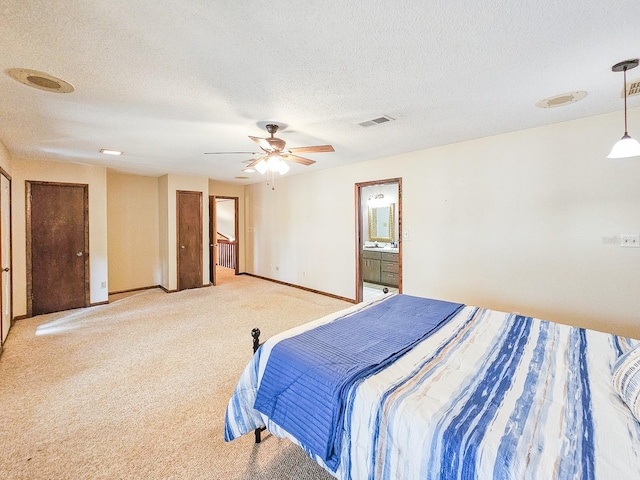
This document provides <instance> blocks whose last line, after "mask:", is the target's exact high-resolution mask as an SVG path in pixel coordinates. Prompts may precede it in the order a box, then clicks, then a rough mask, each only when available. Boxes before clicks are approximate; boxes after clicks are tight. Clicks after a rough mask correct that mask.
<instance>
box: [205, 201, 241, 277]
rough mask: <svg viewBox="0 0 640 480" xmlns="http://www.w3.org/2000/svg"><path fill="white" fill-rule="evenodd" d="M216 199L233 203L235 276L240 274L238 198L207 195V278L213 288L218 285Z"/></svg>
mask: <svg viewBox="0 0 640 480" xmlns="http://www.w3.org/2000/svg"><path fill="white" fill-rule="evenodd" d="M217 199H221V200H233V203H234V209H233V211H234V217H235V218H234V226H233V229H234V235H235V239H236V249H235V257H236V258H235V265H236V268H235V274H236V275H238V274H239V273H240V261H239V257H240V238H239V233H240V227H239V219H238V211H239V203H240V200H239V198H238V197H229V196H226V195H209V278H210V281H211V283H212V284H213V285H214V286H215V285H217V284H218V283H217V282H218V278H217V275H216V265H217V263H216V262H217V260H218V239H217V232H218V206H217V203H216V200H217Z"/></svg>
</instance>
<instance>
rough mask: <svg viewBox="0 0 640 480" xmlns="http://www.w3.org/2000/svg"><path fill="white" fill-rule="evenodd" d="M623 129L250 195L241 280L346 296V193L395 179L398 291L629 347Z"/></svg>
mask: <svg viewBox="0 0 640 480" xmlns="http://www.w3.org/2000/svg"><path fill="white" fill-rule="evenodd" d="M629 125H630V129H631V130H632V131H633V128H632V126H633V125H640V109H638V108H636V109H632V110H630V111H629ZM620 129H621V119H620V114H619V112H616V113H613V114H607V115H600V116H594V117H589V118H584V119H580V120H575V121H571V122H565V123H559V124H555V125H550V126H546V127H540V128H535V129H530V130H524V131H520V132H514V133H510V134H505V135H499V136H495V137H489V138H483V139H479V140H474V141H469V142H463V143H459V144H454V145H448V146H444V147H439V148H433V149H429V150H423V151H419V152H412V153H409V154H405V155H400V156H396V157H393V158H386V159H380V160H375V161H372V162H367V163H362V164H355V165H351V166H347V167H341V168H336V169H331V170H326V171H318V172H313V173H308V174H300V175H295V176H290V177H286V176H285V177H283V178H282V179H278V184H277V187H276V190H275V191H272V190H270V189H268V188H267V187H266V186H265V184H264V183H261V184H255V185H252V186H250V187H247V194H246V201H247V207H246V210H247V212H246V221H247V224H246V228H247V230H248V233H247V237H248V238H247V252H246V253H247V255H246V257H247V265H246V268H247V271H248V272H250V273H255V274H258V275H263V276H266V277H271V278H275V279H278V280H282V281H286V282H290V283H294V284H298V285H302V286H306V287H310V288H314V289H318V290H321V291H325V292H329V293H332V294H336V295H340V296H344V297H349V298H355V255H356V249H355V225H354V223H355V214H354V209H355V206H354V184H355V183H357V182H364V181H371V180H378V179H386V178H393V177H402V182H403V183H402V186H403V192H402V195H403V212H402V213H403V217H402V218H403V227H404V229H405V231H408V233H409V239H405V241H404V242H403V245H402V248H403V269H404V273H403V284H404V292H405V293H408V294H414V295H421V296H429V297H435V298H443V299H449V300H455V301H461V302H464V303H467V304H470V305H480V306H486V307H489V308H494V309H499V310H506V311H518V312H520V313H522V314H525V315H533V316H537V317H540V318H544V319H548V320H554V321H558V322H563V323H570V324H575V325H579V326H585V327H589V328H594V329H597V330H603V331H612V332H616V333H621V334H626V335H629V336H634V337H637V338H640V324H639V322H638V320H639V316H638V312H637V298H638V292H640V275H639V274H638V272H639V271H640V248H622V247H620V246H619V236H620V234H623V233H635V234H638V233H640V188H638V179H639V178H640V159H638V158H635V159H625V160H609V159H607V158H606V155H607V154H608V152H609V149H610V148H611V145H612V144H613V143H614V142H615V141H616V140H617V139H618V138H619V137H620V136H621V131H620ZM636 130H637V129H636ZM319 161H321V159H319ZM612 242H614V243H612ZM615 242H617V244H616V243H615Z"/></svg>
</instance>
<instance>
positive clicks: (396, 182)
mask: <svg viewBox="0 0 640 480" xmlns="http://www.w3.org/2000/svg"><path fill="white" fill-rule="evenodd" d="M355 187H356V252H357V255H356V303H360V302H362V301H365V300H369V299H371V298H373V297H376V296H379V295H384V294H386V293H389V292H400V293H402V241H401V239H402V235H401V232H402V178H390V179H386V180H376V181H372V182H362V183H356V186H355Z"/></svg>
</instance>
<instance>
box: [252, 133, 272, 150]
mask: <svg viewBox="0 0 640 480" xmlns="http://www.w3.org/2000/svg"><path fill="white" fill-rule="evenodd" d="M249 138H250V139H251V140H253V141H254V142H256V143H257V144H258V145H260V148H261V149H263V150H264V151H265V152H272V151H273V147H272V146H271V144H270V143H269V142H267V139H266V138H260V137H252V136H251V135H249Z"/></svg>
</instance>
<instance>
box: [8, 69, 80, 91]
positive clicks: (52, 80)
mask: <svg viewBox="0 0 640 480" xmlns="http://www.w3.org/2000/svg"><path fill="white" fill-rule="evenodd" d="M7 74H8V75H9V76H10V77H11V78H13V79H14V80H17V81H18V82H20V83H23V84H25V85H28V86H30V87H34V88H38V89H40V90H44V91H46V92H54V93H71V92H73V91H74V90H75V89H74V88H73V85H71V84H70V83H69V82H65V81H64V80H61V79H59V78H57V77H54V76H53V75H49V74H48V73H45V72H39V71H38V70H29V69H27V68H12V69H10V70H7Z"/></svg>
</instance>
